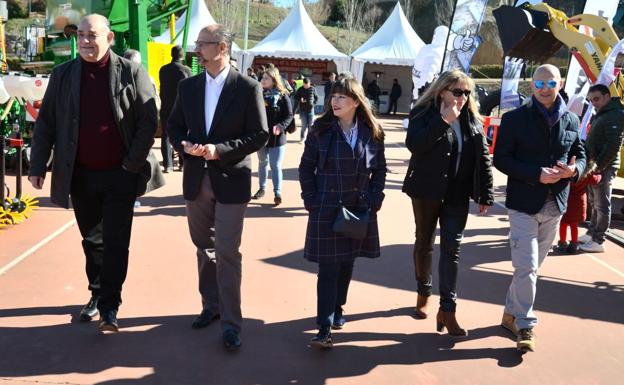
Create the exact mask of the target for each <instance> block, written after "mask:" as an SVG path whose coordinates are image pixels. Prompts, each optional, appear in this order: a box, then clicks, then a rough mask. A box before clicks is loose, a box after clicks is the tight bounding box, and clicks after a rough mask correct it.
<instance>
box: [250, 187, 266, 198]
mask: <svg viewBox="0 0 624 385" xmlns="http://www.w3.org/2000/svg"><path fill="white" fill-rule="evenodd" d="M264 194H265V191H264V189H260V190H258V191H256V193H255V194H254V195H253V196H252V197H251V199H260V198H262V197H263V196H264Z"/></svg>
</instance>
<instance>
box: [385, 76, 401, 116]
mask: <svg viewBox="0 0 624 385" xmlns="http://www.w3.org/2000/svg"><path fill="white" fill-rule="evenodd" d="M402 92H403V90H402V89H401V85H400V84H399V79H397V78H395V79H394V80H393V81H392V89H391V90H390V105H389V106H388V115H390V114H392V113H393V111H394V114H395V115H396V112H397V105H398V104H399V98H400V97H401V93H402Z"/></svg>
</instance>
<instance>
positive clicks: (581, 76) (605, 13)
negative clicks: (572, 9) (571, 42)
mask: <svg viewBox="0 0 624 385" xmlns="http://www.w3.org/2000/svg"><path fill="white" fill-rule="evenodd" d="M618 3H619V0H587V2H586V3H585V8H584V9H583V13H584V14H589V15H598V16H602V17H604V18H605V19H607V21H608V22H609V24H611V23H613V17H614V16H615V13H616V12H617V8H618ZM580 30H581V31H582V32H583V33H585V34H588V35H589V34H591V33H592V32H591V29H590V28H586V27H584V26H581V27H580ZM587 80H588V79H587V75H586V74H585V72H584V71H583V69H582V68H581V65H580V64H579V63H578V61H577V60H576V58H575V57H574V56H572V57H571V59H570V65H569V67H568V74H567V76H566V83H565V86H564V88H563V89H564V90H565V92H566V93H567V94H568V95H569V96H570V97H571V96H573V95H576V94H577V93H579V91H580V90H581V89H582V88H583V85H584V84H585V82H587Z"/></svg>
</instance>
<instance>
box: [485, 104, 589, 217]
mask: <svg viewBox="0 0 624 385" xmlns="http://www.w3.org/2000/svg"><path fill="white" fill-rule="evenodd" d="M578 129H579V119H578V117H577V116H576V115H574V114H572V113H570V112H565V113H564V114H563V116H562V117H561V118H560V119H559V121H558V122H557V123H555V125H554V126H553V127H552V128H550V129H549V128H548V126H547V124H546V120H545V118H544V117H543V115H542V114H541V112H540V111H539V110H538V108H537V106H536V105H534V102H533V101H532V100H531V101H530V102H529V103H528V104H525V105H523V106H521V107H519V108H517V109H515V110H513V111H509V112H507V113H506V114H504V115H503V119H502V121H501V125H500V128H499V129H498V136H497V138H496V148H495V150H494V166H495V167H496V168H497V169H499V170H500V171H501V172H502V173H504V174H507V176H508V178H507V199H506V202H505V204H506V206H507V208H509V209H513V210H517V211H521V212H524V213H527V214H530V215H533V214H536V213H538V212H539V211H540V210H541V208H542V207H543V206H544V203H545V202H546V197H547V196H548V191H551V192H552V193H553V194H554V195H555V198H556V200H557V205H558V207H559V211H560V212H561V213H564V212H565V210H566V207H567V204H568V194H569V191H570V179H561V180H559V182H557V183H555V184H548V185H546V184H542V183H540V181H539V178H540V174H541V171H542V167H552V166H554V165H555V164H556V163H557V161H560V162H562V163H565V164H567V163H568V162H569V160H570V159H571V158H572V156H576V168H577V170H578V175H581V174H583V171H584V170H585V151H584V149H583V144H582V143H581V139H580V137H579V133H578ZM578 175H577V177H575V178H573V179H574V180H573V181H576V179H578Z"/></svg>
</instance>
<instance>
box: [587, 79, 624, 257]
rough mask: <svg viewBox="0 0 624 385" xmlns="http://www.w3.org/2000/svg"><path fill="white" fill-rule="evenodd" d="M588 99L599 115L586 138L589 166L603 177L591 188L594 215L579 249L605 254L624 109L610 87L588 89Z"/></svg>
mask: <svg viewBox="0 0 624 385" xmlns="http://www.w3.org/2000/svg"><path fill="white" fill-rule="evenodd" d="M587 99H588V100H589V101H590V102H591V104H592V105H593V106H594V108H595V109H596V111H597V113H596V116H595V117H594V119H593V120H592V123H591V129H590V130H589V134H588V135H587V142H586V148H587V159H588V164H591V165H592V166H594V167H595V169H594V171H593V172H594V173H598V174H601V175H602V178H601V179H600V183H599V184H598V185H595V186H591V185H590V186H589V194H588V195H589V199H588V200H589V202H590V204H591V208H592V213H591V220H590V223H589V228H588V229H587V234H585V235H583V236H581V237H580V238H579V242H581V246H580V249H581V250H583V251H586V252H590V253H602V252H604V251H605V247H604V241H605V232H606V231H607V229H608V228H609V224H610V222H611V185H612V183H613V179H614V178H615V176H616V173H617V170H618V169H619V168H620V146H621V145H622V131H623V129H624V108H623V107H622V103H621V102H620V99H619V98H611V93H610V92H609V88H608V87H607V86H605V85H602V84H595V85H593V86H591V87H590V88H589V92H588V94H587Z"/></svg>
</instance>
